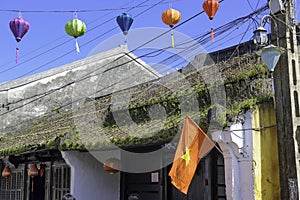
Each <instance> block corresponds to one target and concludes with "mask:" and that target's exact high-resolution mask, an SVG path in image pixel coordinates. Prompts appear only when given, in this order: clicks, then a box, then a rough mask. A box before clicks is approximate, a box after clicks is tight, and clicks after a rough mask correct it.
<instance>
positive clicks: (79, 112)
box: [0, 54, 272, 155]
mask: <svg viewBox="0 0 300 200" xmlns="http://www.w3.org/2000/svg"><path fill="white" fill-rule="evenodd" d="M216 65H217V68H218V70H219V72H220V73H221V75H222V77H223V81H222V82H220V81H218V80H217V79H216V81H214V83H213V84H211V85H207V84H206V83H205V81H204V80H203V77H205V76H204V75H203V73H207V72H209V68H208V69H207V71H206V70H201V71H194V72H190V73H189V74H186V75H185V76H184V77H182V78H183V79H185V80H187V81H188V83H189V85H190V87H189V88H185V87H184V85H183V84H180V81H179V82H178V81H177V82H174V84H175V86H176V88H177V90H176V92H174V91H172V90H170V89H168V88H167V87H164V86H163V85H162V84H159V80H156V81H152V82H147V83H144V84H141V85H139V86H137V87H134V88H130V89H128V90H126V91H121V92H120V93H118V95H119V96H118V98H122V95H127V94H128V93H130V94H131V97H130V101H129V106H128V108H129V109H128V108H127V107H126V106H124V105H120V106H119V107H117V108H116V106H115V107H114V108H112V103H111V102H112V98H113V97H112V95H108V96H104V97H101V98H97V99H96V100H92V101H89V102H86V103H85V104H84V105H83V106H82V107H80V109H73V110H72V111H65V110H63V109H59V108H58V109H55V110H54V111H53V112H50V113H47V114H45V115H43V116H41V117H38V118H36V119H35V120H34V121H27V122H26V123H22V124H20V125H19V126H17V127H14V128H10V129H7V130H6V132H7V133H6V134H5V135H3V136H1V138H0V139H1V143H0V154H1V155H8V154H18V153H24V152H27V151H33V150H36V149H57V148H58V149H60V150H87V149H89V150H91V149H95V150H96V149H105V148H111V147H112V144H114V145H117V146H119V147H122V148H126V147H131V146H136V145H144V144H160V143H165V142H169V141H170V140H172V138H173V137H174V136H175V135H176V133H177V132H178V131H179V130H181V129H180V126H181V123H182V122H183V117H184V116H182V115H181V105H180V102H179V99H180V98H185V99H188V98H189V95H191V94H192V93H193V94H196V98H197V100H198V104H199V110H197V111H196V112H193V113H192V114H191V115H192V116H191V117H192V118H195V119H197V121H196V122H197V123H198V124H199V125H200V127H202V128H203V129H204V130H207V129H208V126H209V122H210V121H209V120H210V116H211V115H212V113H211V112H212V110H213V109H214V107H215V106H216V105H212V104H211V99H210V97H209V89H210V87H218V86H224V89H225V91H226V113H224V116H225V117H226V118H225V117H224V118H221V119H219V121H218V123H220V124H221V126H225V125H226V124H227V123H228V122H229V121H232V120H234V119H235V118H236V117H237V116H239V115H240V114H241V113H243V112H244V111H245V109H251V108H252V107H253V106H254V105H256V104H258V103H260V102H264V101H268V100H270V98H271V97H272V93H271V81H270V74H269V73H268V70H267V68H266V67H265V66H264V65H262V64H261V63H260V62H259V59H258V58H257V56H256V55H255V54H246V55H243V56H242V57H235V58H232V59H230V60H228V61H226V62H225V61H223V62H220V63H217V64H216ZM212 76H214V75H212ZM211 78H212V79H214V77H211ZM175 81H176V80H175ZM124 98H125V97H124ZM155 104H160V105H161V106H163V107H164V108H165V112H166V114H167V118H166V123H163V120H161V119H157V120H156V121H155V120H153V121H151V126H147V124H149V121H150V120H151V118H150V116H149V112H148V111H149V109H151V108H152V106H153V105H155ZM122 110H129V113H130V116H131V118H132V120H133V121H134V123H137V124H140V125H144V126H143V129H137V128H136V126H135V125H134V124H128V123H127V124H124V125H122V126H119V125H120V124H119V123H117V122H116V121H115V117H114V114H115V113H116V112H118V111H122ZM117 124H118V125H117ZM153 130H155V131H156V133H157V134H155V135H153V134H151V133H152V132H153ZM136 136H142V137H136Z"/></svg>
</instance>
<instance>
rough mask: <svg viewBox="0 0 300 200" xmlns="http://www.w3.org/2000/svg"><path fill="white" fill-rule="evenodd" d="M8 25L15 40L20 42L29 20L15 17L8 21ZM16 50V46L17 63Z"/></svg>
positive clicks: (17, 50)
mask: <svg viewBox="0 0 300 200" xmlns="http://www.w3.org/2000/svg"><path fill="white" fill-rule="evenodd" d="M9 27H10V30H11V31H12V33H13V34H14V36H15V38H16V41H17V42H20V41H21V40H22V38H23V36H24V35H25V34H26V33H27V32H28V30H29V22H28V21H26V20H24V19H22V18H21V17H18V18H15V19H13V20H11V21H10V22H9ZM18 52H19V48H18V47H17V48H16V63H18Z"/></svg>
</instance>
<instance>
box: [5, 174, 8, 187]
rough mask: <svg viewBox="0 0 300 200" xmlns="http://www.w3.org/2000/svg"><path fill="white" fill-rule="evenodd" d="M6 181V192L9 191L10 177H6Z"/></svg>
mask: <svg viewBox="0 0 300 200" xmlns="http://www.w3.org/2000/svg"><path fill="white" fill-rule="evenodd" d="M5 179H6V190H8V177H5Z"/></svg>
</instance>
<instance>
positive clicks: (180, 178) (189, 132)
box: [169, 116, 215, 194]
mask: <svg viewBox="0 0 300 200" xmlns="http://www.w3.org/2000/svg"><path fill="white" fill-rule="evenodd" d="M214 146H215V143H214V142H213V141H212V140H211V139H210V138H209V137H208V136H207V135H206V134H205V133H204V131H203V130H202V129H201V128H200V127H199V126H198V125H197V124H196V122H194V121H193V120H192V119H191V118H190V117H189V116H187V117H186V119H185V121H184V125H183V128H182V131H181V136H180V139H179V142H178V147H177V150H176V153H175V157H174V161H173V166H172V168H171V170H170V172H169V176H170V177H171V182H172V184H173V185H174V186H175V187H176V188H177V189H178V190H180V191H181V192H182V193H184V194H187V192H188V189H189V185H190V183H191V181H192V179H193V176H194V174H195V171H196V168H197V166H198V163H199V161H200V159H201V158H203V157H204V156H205V155H206V154H207V153H208V152H209V151H210V150H211V149H212V148H213V147H214Z"/></svg>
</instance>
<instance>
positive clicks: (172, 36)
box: [171, 33, 175, 48]
mask: <svg viewBox="0 0 300 200" xmlns="http://www.w3.org/2000/svg"><path fill="white" fill-rule="evenodd" d="M171 38H172V48H174V47H175V39H174V34H173V33H172V35H171Z"/></svg>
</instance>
